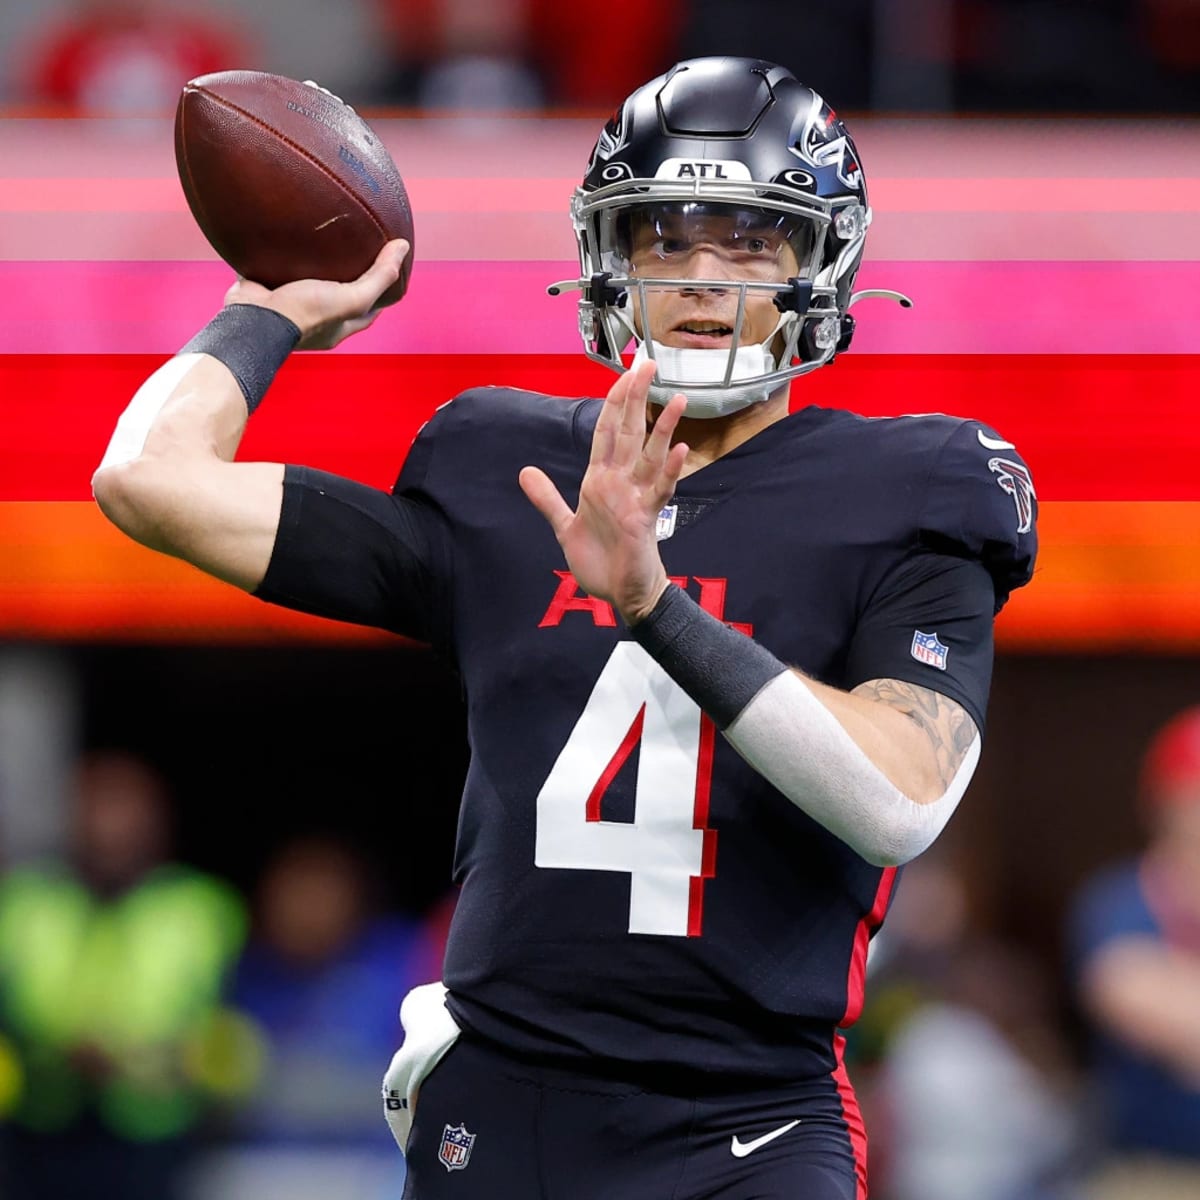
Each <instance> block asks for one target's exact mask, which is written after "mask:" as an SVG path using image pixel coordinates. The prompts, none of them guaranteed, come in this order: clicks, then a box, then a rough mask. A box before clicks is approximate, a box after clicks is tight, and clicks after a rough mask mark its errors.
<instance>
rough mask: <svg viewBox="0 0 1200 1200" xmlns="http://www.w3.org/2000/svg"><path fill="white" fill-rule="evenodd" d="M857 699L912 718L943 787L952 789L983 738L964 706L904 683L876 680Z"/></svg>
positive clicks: (860, 689)
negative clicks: (867, 699) (875, 702)
mask: <svg viewBox="0 0 1200 1200" xmlns="http://www.w3.org/2000/svg"><path fill="white" fill-rule="evenodd" d="M854 695H856V696H870V697H871V698H872V699H874V700H879V701H881V702H882V703H883V704H887V705H889V706H890V707H892V708H895V709H898V710H899V711H900V712H902V713H904V715H905V716H907V717H909V718H911V719H912V721H913V722H914V724H916V726H917V727H918V728H919V729H920V730H921V731H922V732H923V733H924V734H925V736H926V737H927V738H928V739H929V747H930V749H931V750H932V751H933V754H934V759H935V760H936V762H937V768H938V776H939V778H940V779H941V781H942V784H943V786H945V787H949V786H950V783H951V781H952V780H953V779H954V776H955V774H956V773H957V772H958V768H959V767H961V766H962V764H963V759H965V758H966V756H967V751H968V750H970V748H971V744H972V743H973V742H974V741H975V738H976V737H977V736H978V735H979V730H978V729H977V728H976V727H975V722H974V721H973V720H972V719H971V717H970V715H969V714H968V713H967V710H966V709H965V708H963V706H962V705H961V704H958V703H956V702H955V701H954V700H951V699H950V698H949V697H947V696H943V695H942V694H941V692H935V691H933V690H932V689H931V688H923V687H918V686H917V685H916V684H915V683H905V682H903V680H900V679H872V680H870V681H869V682H867V683H860V684H859V685H858V687H856V688H855V689H854Z"/></svg>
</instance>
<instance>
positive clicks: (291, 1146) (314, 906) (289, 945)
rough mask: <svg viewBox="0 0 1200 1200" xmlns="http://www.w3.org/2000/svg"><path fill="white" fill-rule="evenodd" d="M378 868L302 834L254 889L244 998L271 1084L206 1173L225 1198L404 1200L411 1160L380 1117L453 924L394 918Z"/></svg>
mask: <svg viewBox="0 0 1200 1200" xmlns="http://www.w3.org/2000/svg"><path fill="white" fill-rule="evenodd" d="M382 883H383V881H382V880H381V879H380V878H379V877H378V873H377V871H376V869H375V866H374V863H373V862H372V861H371V860H370V859H369V858H368V857H367V856H366V855H365V854H364V853H362V852H360V851H359V850H357V849H356V848H355V847H354V846H352V845H351V844H349V843H348V842H346V841H345V840H342V839H339V838H335V837H333V836H331V835H325V834H305V835H296V836H294V837H292V838H289V840H287V841H286V842H285V843H284V844H283V845H281V846H280V848H279V849H278V850H277V851H276V852H275V854H274V855H273V856H272V857H271V859H270V860H269V861H268V862H267V864H266V866H265V869H264V870H263V872H262V875H261V876H260V878H259V881H258V884H257V887H256V889H255V894H254V899H253V907H252V923H251V933H250V938H249V940H248V942H247V946H246V950H245V953H244V955H243V957H242V960H241V962H240V963H239V965H238V969H237V973H236V980H235V983H234V987H233V999H234V1003H235V1005H236V1007H237V1009H238V1011H239V1014H240V1016H241V1017H243V1018H248V1020H249V1023H250V1026H251V1028H252V1029H253V1030H254V1031H255V1033H256V1037H255V1042H256V1044H257V1046H258V1047H259V1048H260V1051H261V1067H260V1070H259V1072H258V1081H259V1086H258V1087H257V1088H256V1090H255V1091H254V1092H253V1094H252V1095H250V1096H249V1097H248V1098H247V1099H246V1101H245V1102H244V1103H243V1104H241V1105H240V1106H239V1107H238V1109H237V1110H236V1111H235V1112H234V1113H233V1115H232V1119H231V1121H230V1123H229V1126H228V1129H227V1134H228V1143H227V1147H226V1149H225V1150H224V1151H222V1152H220V1153H219V1154H217V1155H215V1156H210V1158H209V1160H208V1162H207V1164H206V1165H205V1166H204V1168H203V1169H202V1171H201V1172H200V1174H199V1176H198V1183H199V1185H200V1190H201V1193H202V1194H203V1195H205V1196H214V1197H216V1196H219V1197H221V1200H243V1198H245V1200H252V1198H253V1200H258V1198H259V1197H261V1196H264V1195H285V1194H286V1195H287V1196H288V1197H290V1200H308V1198H309V1197H311V1198H313V1200H318V1198H321V1200H325V1198H327V1197H329V1196H332V1195H339V1196H340V1195H355V1196H368V1195H384V1194H394V1195H396V1196H399V1194H400V1190H401V1185H402V1182H403V1178H404V1161H403V1159H402V1158H401V1157H400V1156H398V1155H397V1154H396V1152H395V1143H394V1142H393V1141H392V1137H391V1134H390V1133H389V1132H388V1128H387V1125H386V1124H385V1122H384V1120H383V1118H382V1116H381V1115H380V1100H379V1085H380V1079H381V1072H380V1069H379V1064H380V1062H383V1063H385V1064H386V1063H387V1061H388V1059H389V1058H390V1056H391V1054H392V1052H393V1050H394V1049H395V1042H396V1031H397V1029H398V1028H399V1025H398V1018H397V1011H398V1008H399V1004H400V1000H401V999H402V998H403V996H404V995H405V994H406V993H407V992H408V991H409V989H411V988H413V987H415V986H417V985H418V984H421V983H428V982H431V981H432V980H434V979H437V978H438V977H439V974H440V969H441V959H442V951H443V948H444V942H445V936H446V930H447V926H448V921H446V920H444V919H443V917H442V912H441V908H442V906H441V905H438V906H436V907H435V908H434V910H433V911H432V912H431V914H430V916H429V918H428V919H427V920H421V919H418V918H416V917H409V916H405V915H402V914H399V913H395V912H390V911H388V910H386V909H385V908H384V907H383V906H382V904H381V894H382Z"/></svg>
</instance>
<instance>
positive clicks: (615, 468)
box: [520, 362, 688, 625]
mask: <svg viewBox="0 0 1200 1200" xmlns="http://www.w3.org/2000/svg"><path fill="white" fill-rule="evenodd" d="M654 373H655V364H654V363H653V362H645V363H640V364H638V366H636V367H635V368H633V369H631V370H630V371H627V372H626V373H625V374H624V375H622V376H621V378H620V379H618V380H617V382H616V383H615V384H613V386H612V389H611V390H610V391H609V393H608V397H607V399H606V400H605V402H604V407H603V409H602V410H601V412H600V416H599V418H598V419H597V421H596V429H595V432H594V433H593V434H592V453H591V458H590V459H589V461H588V468H587V472H586V473H585V475H584V477H583V483H582V484H581V486H580V489H579V507H578V508H577V509H576V510H575V511H574V512H572V511H571V506H570V505H569V504H568V503H567V502H566V501H565V500H564V499H563V498H562V494H561V493H560V492H559V490H558V488H557V487H555V485H554V483H553V482H551V480H550V478H549V476H548V475H547V474H546V473H545V471H542V470H540V469H539V468H537V467H526V468H524V470H522V471H521V474H520V482H521V488H522V490H523V491H524V492H525V495H526V496H528V497H529V499H530V501H531V502H532V503H533V505H534V506H535V507H536V508H537V510H538V511H539V512H540V513H541V514H542V516H544V517H545V518H546V520H547V521H549V522H550V526H551V528H552V529H553V530H554V535H555V537H557V538H558V543H559V545H560V546H562V549H563V553H564V554H565V555H566V558H567V564H568V566H570V568H571V571H572V573H573V574H574V576H575V579H576V581H577V582H578V583H579V586H580V587H581V588H583V590H584V591H585V592H587V593H589V594H590V595H592V596H598V597H600V598H601V599H603V600H608V601H610V602H611V603H612V604H614V605H615V606H616V608H617V610H618V611H619V612H620V613H621V616H622V617H623V618H624V619H625V621H626V623H628V624H631V625H632V624H635V623H636V622H637V621H638V620H640V619H641V618H642V617H643V616H645V615H646V613H648V612H649V611H650V610H651V609H652V608H653V607H654V605H655V602H656V601H657V600H658V598H659V596H661V595H662V592H663V589H664V588H665V587H666V586H667V583H668V580H667V573H666V570H665V569H664V567H663V564H662V558H661V557H660V555H659V552H658V541H657V538H656V536H655V523H656V521H657V518H658V514H659V512H660V511H661V509H662V507H663V505H664V504H666V503H667V501H668V500H670V498H671V496H672V495H673V494H674V492H675V485H676V483H677V482H678V481H679V475H680V472H681V471H682V470H683V464H684V461H685V460H686V458H687V453H688V448H687V445H686V444H685V443H683V442H679V443H677V444H676V445H674V446H672V445H671V438H672V437H673V436H674V433H675V429H676V426H677V425H678V424H679V418H680V417H681V416H682V415H683V410H684V408H685V407H686V403H687V402H686V400H685V398H684V397H683V396H674V397H672V399H671V400H670V401H669V402H668V403H667V405H666V407H665V408H664V409H663V410H662V411H661V412H660V413H659V416H658V420H657V421H655V423H654V426H653V428H652V429H651V431H650V433H649V435H648V436H647V434H646V396H647V392H648V390H649V387H650V383H651V381H652V380H653V378H654Z"/></svg>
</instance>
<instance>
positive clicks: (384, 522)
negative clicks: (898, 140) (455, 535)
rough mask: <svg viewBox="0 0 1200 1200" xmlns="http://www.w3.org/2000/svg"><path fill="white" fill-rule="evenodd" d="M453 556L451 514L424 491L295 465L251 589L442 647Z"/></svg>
mask: <svg viewBox="0 0 1200 1200" xmlns="http://www.w3.org/2000/svg"><path fill="white" fill-rule="evenodd" d="M449 563H450V550H449V538H448V534H447V531H446V529H445V523H444V520H443V519H442V517H441V514H440V513H439V512H438V511H437V509H436V508H435V507H434V506H433V505H432V504H429V503H427V502H425V501H423V500H422V499H421V498H420V497H419V496H401V495H394V494H393V495H389V494H388V493H387V492H384V491H381V490H379V489H378V488H373V487H369V486H367V485H366V484H363V483H358V482H356V481H354V480H351V479H344V478H342V477H340V476H337V475H331V474H329V473H327V472H324V471H317V470H314V469H313V468H310V467H296V466H289V467H288V468H287V469H286V470H285V472H284V484H283V509H282V512H281V514H280V520H279V531H278V533H277V534H276V537H275V547H274V550H273V551H272V554H271V561H270V564H269V565H268V567H267V573H266V575H265V576H264V578H263V581H262V583H261V584H260V585H259V587H258V588H257V589H256V591H255V593H254V594H255V595H256V596H257V597H258V598H259V599H261V600H265V601H267V602H269V603H272V604H279V605H282V606H284V607H286V608H293V609H296V610H298V611H300V612H306V613H312V614H313V615H315V616H320V617H329V618H332V619H334V620H339V621H348V622H351V623H353V624H358V625H369V626H373V627H375V628H379V629H386V630H389V631H390V632H392V633H397V634H401V635H403V636H405V637H410V638H413V639H414V640H417V641H421V642H428V643H431V644H433V645H435V646H439V647H441V646H444V645H446V644H447V642H448V636H449V635H448V624H449V615H448V614H449V607H450V606H449V599H448V578H449V573H450V568H449Z"/></svg>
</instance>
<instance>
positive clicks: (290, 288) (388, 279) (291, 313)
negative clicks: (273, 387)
mask: <svg viewBox="0 0 1200 1200" xmlns="http://www.w3.org/2000/svg"><path fill="white" fill-rule="evenodd" d="M409 249H410V247H409V244H408V242H406V241H404V239H403V238H398V239H396V240H395V241H391V242H388V243H387V244H386V245H385V246H384V247H383V248H382V249H381V250H380V251H379V254H378V255H377V257H376V259H375V261H374V262H373V263H372V264H371V265H370V266H369V267H368V268H367V269H366V270H365V271H364V272H363V273H362V274H361V275H360V276H359V277H358V278H357V279H355V280H352V281H351V282H350V283H334V282H332V281H331V280H324V279H301V280H297V281H296V282H295V283H285V284H284V285H283V286H282V287H277V288H275V289H274V290H273V291H272V290H271V289H270V288H265V287H263V286H262V284H260V283H253V282H252V281H250V280H248V279H240V278H239V279H238V281H237V282H236V283H235V284H234V285H233V286H232V287H231V288H230V289H229V291H228V292H226V294H225V303H226V304H227V305H229V304H258V305H260V306H262V307H263V308H272V309H274V310H275V311H276V312H278V313H282V314H283V316H285V317H287V318H288V320H289V321H292V322H293V323H294V324H295V325H296V326H297V327H298V328H299V330H300V342H299V344H298V346H297V349H299V350H331V349H333V347H334V346H336V345H338V344H339V343H340V342H344V341H345V340H346V338H348V337H350V336H351V335H352V334H355V333H361V332H362V331H363V330H364V329H368V328H369V327H370V326H371V325H372V324H374V322H375V318H376V317H378V316H379V313H380V311H381V310H380V309H379V308H378V307H376V305H377V304H378V302H379V298H380V297H381V296H382V295H383V294H384V292H386V291H387V290H388V288H390V287H391V286H392V285H393V284H394V283H395V282H396V280H397V279H399V278H400V269H401V266H402V265H403V263H404V260H405V259H406V258H407V257H408V253H409Z"/></svg>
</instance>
